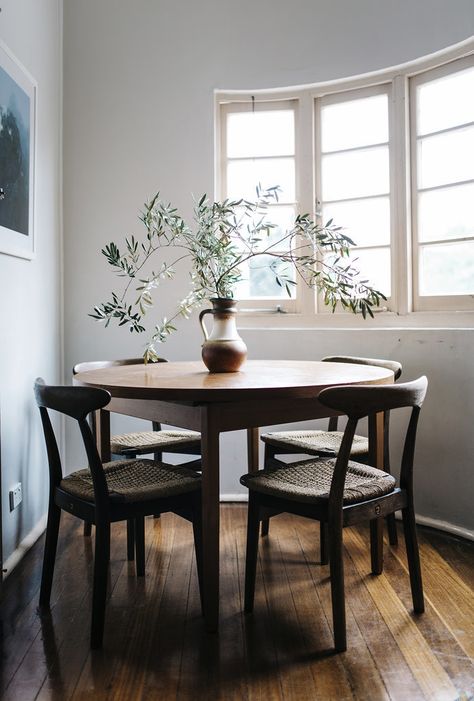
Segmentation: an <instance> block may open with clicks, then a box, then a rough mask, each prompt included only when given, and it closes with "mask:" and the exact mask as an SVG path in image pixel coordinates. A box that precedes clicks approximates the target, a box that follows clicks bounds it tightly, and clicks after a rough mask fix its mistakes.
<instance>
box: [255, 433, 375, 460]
mask: <svg viewBox="0 0 474 701" xmlns="http://www.w3.org/2000/svg"><path fill="white" fill-rule="evenodd" d="M343 435H344V433H343V431H278V432H275V433H265V434H263V435H262V441H264V443H267V444H268V445H271V446H273V447H274V448H277V449H278V448H283V449H284V450H285V452H289V450H290V449H291V448H294V449H295V452H297V453H308V455H311V454H313V453H321V452H334V453H338V452H339V448H340V447H341V441H342V436H343ZM276 452H278V451H276ZM368 452H369V440H368V438H365V437H364V436H354V442H353V443H352V450H351V455H352V456H356V455H366V454H367V453H368Z"/></svg>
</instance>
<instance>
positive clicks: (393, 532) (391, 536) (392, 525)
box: [386, 514, 398, 545]
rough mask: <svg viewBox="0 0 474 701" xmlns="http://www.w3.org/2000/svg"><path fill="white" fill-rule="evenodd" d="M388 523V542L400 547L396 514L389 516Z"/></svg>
mask: <svg viewBox="0 0 474 701" xmlns="http://www.w3.org/2000/svg"><path fill="white" fill-rule="evenodd" d="M386 522H387V532H388V542H389V543H390V545H398V533H397V522H396V520H395V514H389V515H388V516H387V517H386Z"/></svg>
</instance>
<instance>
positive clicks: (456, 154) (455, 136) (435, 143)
mask: <svg viewBox="0 0 474 701" xmlns="http://www.w3.org/2000/svg"><path fill="white" fill-rule="evenodd" d="M471 178H474V127H467V128H465V129H458V130H456V131H453V132H448V133H446V134H437V135H436V136H427V137H425V138H422V139H420V140H419V141H418V187H420V188H425V187H434V186H436V185H444V184H447V183H454V182H459V181H461V180H469V179H471Z"/></svg>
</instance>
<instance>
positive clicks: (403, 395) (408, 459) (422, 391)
mask: <svg viewBox="0 0 474 701" xmlns="http://www.w3.org/2000/svg"><path fill="white" fill-rule="evenodd" d="M427 387H428V380H427V378H426V377H425V376H422V377H420V378H418V379H417V380H413V382H405V383H402V384H398V385H395V384H393V385H349V386H339V387H330V388H328V389H324V390H322V391H321V392H320V393H319V395H318V399H319V401H320V402H321V404H324V405H325V406H328V407H330V408H331V409H335V410H336V411H341V412H343V413H344V414H347V416H348V417H349V420H348V422H347V425H346V429H345V431H344V437H343V440H342V444H341V448H340V450H339V454H338V457H337V461H336V467H335V470H334V478H333V482H332V486H331V496H330V503H332V504H334V506H335V508H336V509H339V508H341V507H342V499H343V492H344V482H345V477H346V472H347V466H348V462H349V458H350V452H351V446H352V440H353V438H354V434H355V431H356V428H357V423H358V421H359V419H361V418H362V417H364V416H369V415H372V414H376V413H378V412H388V411H391V410H392V409H400V408H403V407H411V409H412V412H411V416H410V420H409V423H408V428H407V431H406V436H405V442H404V447H403V455H402V465H401V471H400V486H401V487H402V489H407V490H409V491H410V492H411V491H412V485H413V457H414V452H415V440H416V429H417V425H418V417H419V413H420V409H421V406H422V404H423V401H424V399H425V396H426V390H427Z"/></svg>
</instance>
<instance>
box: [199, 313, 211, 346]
mask: <svg viewBox="0 0 474 701" xmlns="http://www.w3.org/2000/svg"><path fill="white" fill-rule="evenodd" d="M213 311H214V310H213V309H203V310H202V312H201V313H200V314H199V323H200V324H201V329H202V332H203V334H204V340H205V341H207V339H208V338H209V334H208V333H207V329H206V326H205V324H204V316H205V315H206V314H212V313H213Z"/></svg>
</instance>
